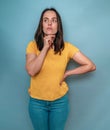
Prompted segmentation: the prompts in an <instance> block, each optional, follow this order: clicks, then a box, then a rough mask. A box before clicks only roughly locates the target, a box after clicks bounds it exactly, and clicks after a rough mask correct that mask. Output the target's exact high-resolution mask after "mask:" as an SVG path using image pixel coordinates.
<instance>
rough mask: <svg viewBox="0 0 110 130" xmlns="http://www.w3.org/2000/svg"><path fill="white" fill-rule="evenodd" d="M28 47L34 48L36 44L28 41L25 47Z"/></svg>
mask: <svg viewBox="0 0 110 130" xmlns="http://www.w3.org/2000/svg"><path fill="white" fill-rule="evenodd" d="M27 46H28V47H30V46H33V47H36V42H35V41H34V40H32V41H30V42H29V43H28V45H27Z"/></svg>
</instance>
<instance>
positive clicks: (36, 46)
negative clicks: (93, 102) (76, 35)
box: [26, 8, 96, 130]
mask: <svg viewBox="0 0 110 130" xmlns="http://www.w3.org/2000/svg"><path fill="white" fill-rule="evenodd" d="M70 59H73V60H74V61H75V62H77V63H78V64H80V66H79V67H77V68H75V69H72V70H66V67H67V64H68V62H69V60H70ZM95 69H96V67H95V65H94V63H93V62H92V61H91V60H90V59H88V58H87V57H86V56H85V55H84V54H83V53H82V52H81V51H80V50H79V49H78V48H77V47H75V46H74V45H72V44H70V43H69V42H64V40H63V28H62V21H61V17H60V15H59V13H58V12H57V11H56V10H55V9H54V8H47V9H45V10H44V11H43V12H42V14H41V18H40V22H39V25H38V28H37V31H36V33H35V40H33V41H31V42H30V43H29V44H28V46H27V49H26V70H27V72H28V74H29V75H30V76H31V83H30V87H29V95H30V101H29V114H30V117H31V120H32V124H33V126H34V129H35V130H64V126H65V123H66V120H67V117H68V112H69V107H68V85H67V83H66V82H65V79H66V78H67V77H68V76H71V75H76V74H84V73H87V72H90V71H94V70H95Z"/></svg>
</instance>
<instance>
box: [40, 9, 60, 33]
mask: <svg viewBox="0 0 110 130" xmlns="http://www.w3.org/2000/svg"><path fill="white" fill-rule="evenodd" d="M57 27H58V23H57V15H56V13H55V12H54V11H46V12H45V13H44V15H43V32H44V34H47V35H52V34H56V33H57Z"/></svg>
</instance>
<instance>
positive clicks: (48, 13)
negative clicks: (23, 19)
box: [43, 10, 57, 18]
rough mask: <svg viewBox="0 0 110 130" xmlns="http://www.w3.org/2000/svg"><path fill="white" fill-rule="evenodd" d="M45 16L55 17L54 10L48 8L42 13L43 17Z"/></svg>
mask: <svg viewBox="0 0 110 130" xmlns="http://www.w3.org/2000/svg"><path fill="white" fill-rule="evenodd" d="M45 17H47V18H52V17H55V18H56V17H57V15H56V13H55V12H54V11H51V10H49V11H46V12H45V13H44V15H43V18H45Z"/></svg>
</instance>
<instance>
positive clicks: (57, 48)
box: [34, 8, 64, 54]
mask: <svg viewBox="0 0 110 130" xmlns="http://www.w3.org/2000/svg"><path fill="white" fill-rule="evenodd" d="M46 11H54V12H55V13H56V15H57V20H58V31H57V33H56V38H55V40H54V52H55V54H57V53H59V54H61V51H62V50H63V49H64V40H63V27H62V21H61V17H60V15H59V13H58V12H57V11H56V9H54V8H46V9H45V10H44V11H43V12H42V14H41V17H40V21H39V25H38V28H37V30H36V32H35V36H34V39H35V41H36V44H37V47H38V49H39V50H40V51H41V50H42V48H43V46H44V41H43V35H44V33H43V26H42V23H43V15H44V13H45V12H46Z"/></svg>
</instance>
